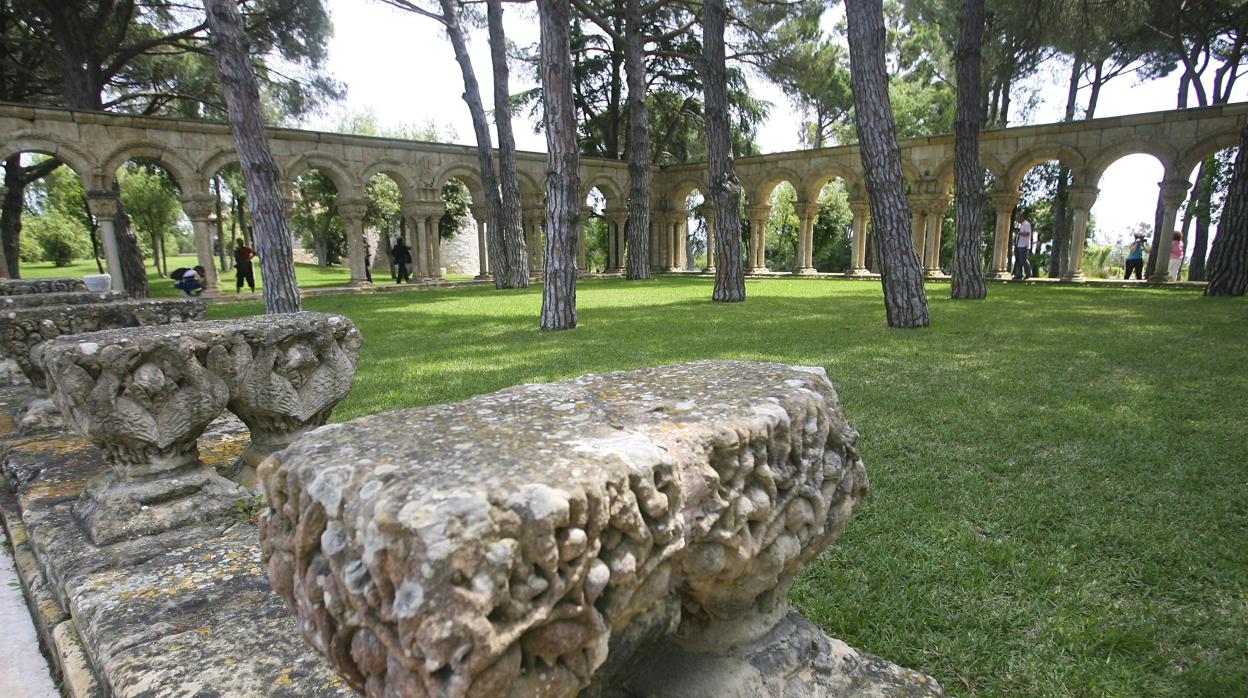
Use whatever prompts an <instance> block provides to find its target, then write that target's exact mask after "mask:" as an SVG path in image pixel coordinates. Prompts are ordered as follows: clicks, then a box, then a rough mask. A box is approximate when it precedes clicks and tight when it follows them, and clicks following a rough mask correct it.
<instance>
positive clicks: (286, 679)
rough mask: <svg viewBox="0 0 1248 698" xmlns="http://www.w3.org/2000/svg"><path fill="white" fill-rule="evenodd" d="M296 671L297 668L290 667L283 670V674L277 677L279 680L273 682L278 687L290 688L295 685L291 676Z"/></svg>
mask: <svg viewBox="0 0 1248 698" xmlns="http://www.w3.org/2000/svg"><path fill="white" fill-rule="evenodd" d="M294 670H295V668H294V667H290V666H288V667H286V668H285V669H282V673H280V674H278V675H277V678H276V679H274V680H273V684H274V685H276V686H289V685H291V684H293V683H294V681H291V680H290V674H291V672H293V671H294Z"/></svg>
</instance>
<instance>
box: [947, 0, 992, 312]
mask: <svg viewBox="0 0 1248 698" xmlns="http://www.w3.org/2000/svg"><path fill="white" fill-rule="evenodd" d="M983 36H984V0H963V3H962V11H961V13H959V16H958V48H957V57H956V58H957V75H958V104H957V114H956V117H955V120H954V125H953V128H954V186H955V187H956V188H957V199H956V201H955V204H954V205H955V210H954V238H953V278H952V279H950V289H951V295H952V297H953V298H964V299H980V298H984V297H985V296H987V295H988V284H987V283H986V282H985V281H984V265H983V263H982V262H981V261H980V255H979V247H980V243H981V241H982V240H983V218H984V176H983V174H982V172H983V171H982V170H981V169H980V166H979V127H980V111H979V100H980V98H979V93H980V90H981V87H980V54H981V49H980V46H981V44H982V42H983Z"/></svg>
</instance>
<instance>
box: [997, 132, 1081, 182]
mask: <svg viewBox="0 0 1248 698" xmlns="http://www.w3.org/2000/svg"><path fill="white" fill-rule="evenodd" d="M1050 160H1057V161H1058V162H1060V163H1062V164H1063V165H1065V166H1066V167H1068V168H1070V169H1071V171H1072V172H1074V173H1076V181H1078V174H1079V173H1081V172H1083V168H1084V163H1085V159H1084V157H1083V154H1082V153H1080V152H1079V151H1078V150H1076V149H1074V148H1072V147H1070V146H1067V145H1062V144H1059V143H1050V144H1045V145H1037V146H1033V147H1031V148H1025V149H1023V150H1021V151H1019V153H1018V154H1017V155H1015V156H1014V158H1013V159H1012V160H1010V164H1009V165H1007V166H1006V168H1005V185H1006V189H1007V190H1008V191H1017V190H1018V187H1019V185H1021V184H1022V183H1023V177H1025V176H1027V173H1028V172H1029V171H1031V168H1033V167H1035V166H1036V165H1039V164H1040V163H1042V162H1048V161H1050Z"/></svg>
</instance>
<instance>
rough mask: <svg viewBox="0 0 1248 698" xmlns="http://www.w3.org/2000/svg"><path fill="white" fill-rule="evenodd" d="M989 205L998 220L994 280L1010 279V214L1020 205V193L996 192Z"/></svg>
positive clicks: (993, 262)
mask: <svg viewBox="0 0 1248 698" xmlns="http://www.w3.org/2000/svg"><path fill="white" fill-rule="evenodd" d="M988 203H989V204H991V205H992V210H993V211H994V212H995V213H996V216H997V220H996V224H995V225H994V226H993V231H992V269H991V271H990V272H989V274H988V277H989V278H992V279H1008V278H1010V214H1011V213H1013V211H1014V207H1015V206H1017V205H1018V192H1017V191H1013V192H994V193H992V194H989V195H988Z"/></svg>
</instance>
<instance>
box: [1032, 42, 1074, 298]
mask: <svg viewBox="0 0 1248 698" xmlns="http://www.w3.org/2000/svg"><path fill="white" fill-rule="evenodd" d="M1082 75H1083V49H1080V50H1079V51H1078V52H1076V53H1075V57H1074V60H1073V61H1071V64H1070V81H1069V82H1068V83H1067V85H1066V113H1065V114H1064V115H1063V116H1062V121H1065V122H1070V121H1074V120H1075V109H1076V108H1077V107H1078V106H1079V78H1080V76H1082ZM1069 180H1070V169H1069V168H1067V167H1066V166H1065V165H1061V166H1060V167H1058V168H1057V192H1056V193H1055V194H1054V196H1053V241H1052V246H1051V247H1050V254H1049V278H1050V279H1060V278H1061V276H1062V273H1063V272H1064V271H1066V250H1067V249H1069V247H1070V244H1071V240H1070V224H1071V222H1072V221H1071V215H1070V207H1069V206H1067V201H1068V199H1069V193H1068V192H1069V190H1070V184H1069ZM1033 241H1035V242H1038V240H1033Z"/></svg>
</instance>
